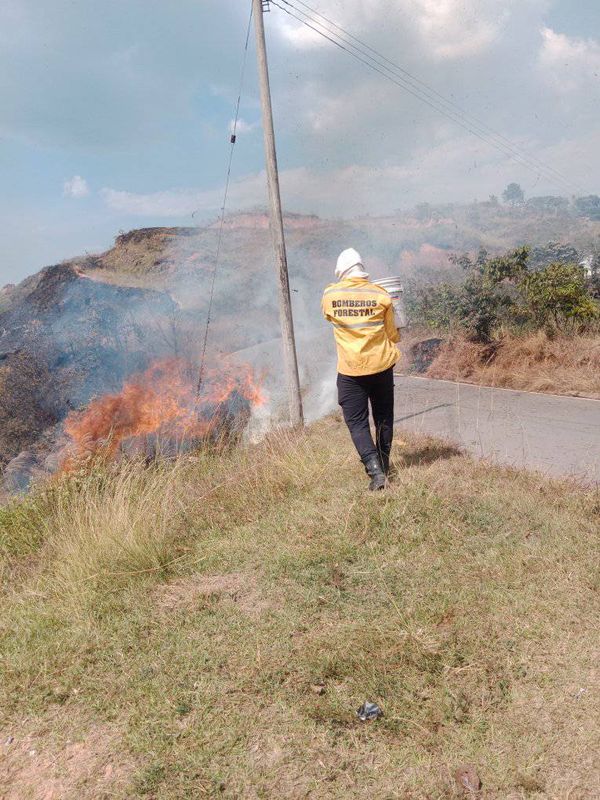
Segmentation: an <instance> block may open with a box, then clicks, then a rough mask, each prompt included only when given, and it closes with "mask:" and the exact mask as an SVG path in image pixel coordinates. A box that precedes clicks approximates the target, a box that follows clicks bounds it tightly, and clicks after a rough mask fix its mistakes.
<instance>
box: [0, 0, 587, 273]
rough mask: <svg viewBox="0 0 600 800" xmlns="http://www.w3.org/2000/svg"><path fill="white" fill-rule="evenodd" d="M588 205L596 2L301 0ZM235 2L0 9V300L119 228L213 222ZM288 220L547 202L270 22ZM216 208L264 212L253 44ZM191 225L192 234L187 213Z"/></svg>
mask: <svg viewBox="0 0 600 800" xmlns="http://www.w3.org/2000/svg"><path fill="white" fill-rule="evenodd" d="M307 2H308V3H309V5H310V6H312V7H313V8H316V9H319V10H321V11H322V12H323V13H325V14H326V15H327V16H328V17H330V18H331V19H333V20H335V21H336V22H338V23H339V24H341V25H342V26H344V27H345V28H346V29H347V30H349V31H350V32H351V33H353V34H354V35H356V36H358V37H360V38H361V39H362V40H364V41H366V42H367V43H369V44H370V45H371V46H373V47H376V48H377V49H378V50H380V51H381V52H382V53H383V54H384V55H386V56H387V57H388V58H391V59H393V60H394V61H395V62H397V63H398V64H400V65H401V66H403V67H405V68H406V69H408V70H410V71H411V72H412V73H413V74H415V75H416V76H418V77H419V78H420V79H421V80H424V81H426V82H427V83H429V84H431V85H432V86H434V87H435V88H436V89H437V90H438V91H439V92H441V93H442V94H444V95H445V96H449V97H451V98H452V99H453V100H454V101H455V102H457V103H459V104H460V105H461V106H462V107H463V108H465V109H466V110H467V111H468V112H470V113H471V114H474V115H476V116H477V117H478V118H480V119H483V120H484V121H485V122H486V123H487V124H488V125H490V126H491V127H492V128H494V129H495V130H496V131H498V132H500V133H501V134H503V135H504V136H507V137H510V139H511V140H513V141H514V142H516V143H518V145H519V146H520V147H523V148H525V149H526V150H527V151H528V152H530V153H532V154H535V155H537V156H538V157H539V158H541V159H543V160H544V162H546V163H548V164H551V165H552V166H553V167H554V168H555V169H556V170H558V171H560V172H561V173H562V174H565V175H567V176H569V178H570V179H571V180H573V181H574V182H576V183H577V184H578V186H581V189H582V190H583V191H586V192H589V193H592V192H594V193H599V192H600V156H599V154H598V151H599V146H600V9H599V8H598V0H307ZM249 7H250V0H173V2H170V3H167V2H165V0H103V2H101V3H98V2H96V1H95V2H91V0H68V1H67V0H53V2H51V3H50V2H47V0H0V187H1V196H0V213H1V215H2V220H3V225H2V230H3V235H2V239H1V242H0V284H1V283H4V282H8V281H15V280H18V279H20V278H22V277H24V275H25V274H27V273H29V272H32V271H34V270H36V269H39V268H40V267H41V266H43V265H45V264H50V263H54V262H56V261H57V260H59V259H62V258H64V257H68V256H72V255H76V254H79V253H82V252H84V251H86V250H88V251H97V250H100V249H105V248H106V247H108V246H109V245H110V243H111V241H112V238H113V237H114V236H115V235H116V234H117V233H118V231H119V230H120V229H123V230H127V229H130V228H132V227H143V226H148V225H186V224H187V225H189V224H193V222H194V219H196V220H198V219H206V218H207V217H211V216H214V215H215V214H216V213H217V211H218V208H219V206H220V204H221V196H222V186H223V181H224V174H225V165H226V159H227V154H228V133H229V130H228V129H229V125H230V122H231V119H232V116H233V108H234V104H235V99H236V96H237V89H238V82H239V72H240V64H241V58H242V49H243V40H244V35H245V28H246V25H247V21H248V12H249ZM266 24H267V36H268V41H269V48H270V60H271V70H272V84H273V86H272V88H273V100H274V108H275V121H276V125H277V132H278V137H279V142H278V146H279V160H280V168H281V170H282V190H283V200H284V205H285V207H286V208H288V209H289V210H294V211H305V212H316V213H320V214H323V215H333V216H342V215H344V216H346V215H353V214H361V213H367V212H370V213H377V212H384V211H387V210H393V209H396V208H403V207H407V206H411V205H413V204H414V203H415V202H421V201H426V200H428V201H432V202H436V201H446V200H471V199H473V198H479V199H484V198H487V196H488V195H489V194H490V193H496V194H499V193H501V191H502V189H503V188H504V186H505V185H506V183H507V182H508V181H510V180H517V181H519V182H520V183H521V184H522V185H523V187H524V189H525V190H526V192H527V193H528V194H548V193H553V194H560V193H563V194H565V193H566V192H565V191H564V189H563V188H562V187H561V186H556V185H552V183H550V182H549V181H548V180H546V179H545V178H543V177H540V176H539V175H536V174H534V173H532V172H529V171H527V170H526V169H525V168H524V167H522V166H520V165H517V164H514V163H512V162H510V160H509V159H507V158H506V157H505V156H504V155H502V154H501V153H499V152H498V151H496V150H495V149H493V148H491V147H490V146H489V145H487V144H485V143H483V142H482V141H480V140H479V139H477V138H476V137H474V136H472V135H470V134H469V133H467V132H465V131H464V130H462V129H461V128H459V127H457V126H456V125H455V124H454V123H452V122H450V121H448V120H447V119H445V118H444V117H442V116H441V115H440V114H438V113H437V112H435V111H434V110H432V109H431V108H428V107H427V106H425V105H423V104H422V103H420V102H419V101H417V100H416V99H415V98H413V97H411V96H410V95H409V94H407V93H406V92H404V91H403V90H402V89H401V88H399V87H398V86H395V85H393V84H392V83H389V82H388V81H386V80H385V79H384V78H383V77H381V76H380V75H378V74H376V73H374V72H372V71H371V70H369V69H367V68H366V67H364V66H363V65H361V64H360V63H357V62H356V61H355V60H353V59H351V58H349V57H348V56H347V55H346V54H345V53H343V52H342V51H340V50H338V49H337V48H335V47H333V45H331V44H330V43H328V42H327V41H325V40H324V39H322V38H319V37H317V36H316V35H314V34H313V33H312V32H311V31H310V30H309V29H307V28H305V27H303V26H301V25H300V24H299V23H296V22H294V20H292V19H291V18H290V17H289V16H287V15H286V14H284V13H283V12H282V11H280V10H279V9H277V8H273V9H272V11H271V13H270V14H269V15H267V16H266ZM238 133H239V136H238V145H237V147H236V153H235V161H234V170H233V184H232V190H231V197H230V207H231V208H232V209H234V208H243V207H247V206H255V205H263V204H264V203H265V198H266V188H265V181H264V174H263V173H262V168H263V150H262V138H261V128H260V107H259V101H258V92H257V85H256V69H255V52H254V42H253V39H251V48H250V52H249V58H248V69H247V75H246V85H245V91H244V95H243V99H242V106H241V123H240V129H239V132H238ZM195 210H197V214H196V217H195V218H194V219H192V216H191V214H192V212H193V211H195Z"/></svg>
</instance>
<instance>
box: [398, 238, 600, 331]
mask: <svg viewBox="0 0 600 800" xmlns="http://www.w3.org/2000/svg"><path fill="white" fill-rule="evenodd" d="M528 259H529V249H528V248H527V247H521V248H518V249H517V250H514V251H512V252H510V253H507V254H506V255H504V256H499V257H495V258H488V255H487V253H486V252H485V251H484V250H481V251H480V252H479V254H478V256H477V257H476V258H475V259H472V258H471V257H469V256H467V255H463V256H460V257H454V259H453V261H454V263H455V264H457V265H458V266H460V267H461V268H462V269H463V270H464V271H465V273H466V276H465V279H464V281H463V283H462V284H461V285H459V286H452V285H451V284H447V283H443V284H439V285H438V286H433V287H428V288H426V289H422V290H420V291H418V292H417V293H416V295H415V296H414V297H413V298H411V302H410V308H409V310H410V312H411V318H412V319H413V320H414V321H415V322H418V323H421V324H425V325H427V326H428V327H430V328H433V329H434V330H451V329H453V328H460V329H462V330H463V331H465V332H466V334H467V336H468V338H469V339H470V340H471V341H474V342H481V343H489V342H490V341H491V340H492V339H493V338H494V336H495V333H496V331H497V330H498V329H499V328H501V327H508V328H515V327H517V328H519V327H520V328H522V327H524V326H529V327H531V323H533V326H534V327H535V328H549V327H553V328H555V329H556V328H563V329H564V327H565V325H569V326H571V327H573V326H575V327H576V328H577V329H578V330H581V329H582V328H585V327H586V326H588V325H589V324H590V323H591V322H592V321H593V320H596V319H598V318H600V308H599V306H598V304H597V303H596V302H595V301H594V298H593V296H592V293H591V289H590V287H588V285H587V283H586V276H585V273H584V270H583V269H582V268H581V267H579V266H577V265H576V264H564V263H558V262H555V263H552V264H550V265H549V266H547V267H546V268H545V269H542V270H539V271H537V272H529V270H528Z"/></svg>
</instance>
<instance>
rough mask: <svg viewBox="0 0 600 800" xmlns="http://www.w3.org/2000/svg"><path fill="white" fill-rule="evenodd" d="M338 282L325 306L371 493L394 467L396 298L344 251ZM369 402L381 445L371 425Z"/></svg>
mask: <svg viewBox="0 0 600 800" xmlns="http://www.w3.org/2000/svg"><path fill="white" fill-rule="evenodd" d="M335 277H336V279H337V282H336V283H332V284H330V285H329V286H328V287H327V288H326V289H325V291H324V293H323V299H322V301H321V308H322V311H323V315H324V317H325V319H327V320H328V321H329V322H331V324H332V325H333V333H334V337H335V343H336V347H337V355H338V376H337V389H338V402H339V404H340V406H341V408H342V412H343V414H344V421H345V422H346V425H347V426H348V429H349V431H350V436H351V437H352V441H353V443H354V446H355V447H356V449H357V451H358V454H359V456H360V459H361V461H362V463H363V464H364V467H365V470H366V472H367V475H368V476H369V477H370V478H371V482H370V485H369V489H370V490H371V491H377V490H379V489H383V488H384V486H385V483H386V476H387V475H388V473H389V469H390V451H391V448H392V437H393V431H394V374H393V369H394V364H395V363H396V362H397V361H398V359H399V358H400V353H399V351H398V348H397V347H396V343H397V342H399V341H400V332H399V330H398V328H397V327H396V322H395V318H394V308H393V305H392V298H391V297H390V295H389V294H388V293H387V292H386V290H385V289H383V288H382V287H381V286H377V284H374V283H371V282H370V281H369V275H368V273H367V272H366V271H365V269H364V267H363V264H362V259H361V257H360V254H359V253H357V251H356V250H354V249H353V248H350V249H348V250H344V252H343V253H341V255H340V257H339V258H338V260H337V265H336V268H335ZM369 404H370V406H371V412H372V414H373V421H374V423H375V441H373V437H372V435H371V429H370V427H369Z"/></svg>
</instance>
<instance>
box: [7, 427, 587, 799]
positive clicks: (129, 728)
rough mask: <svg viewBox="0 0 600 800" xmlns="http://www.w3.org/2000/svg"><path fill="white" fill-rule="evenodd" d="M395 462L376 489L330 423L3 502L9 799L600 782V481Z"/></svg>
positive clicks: (423, 448) (529, 792)
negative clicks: (466, 782) (370, 712)
mask: <svg viewBox="0 0 600 800" xmlns="http://www.w3.org/2000/svg"><path fill="white" fill-rule="evenodd" d="M395 455H396V462H397V464H398V467H399V469H398V474H397V477H396V479H395V481H394V484H393V486H392V487H390V489H389V490H387V491H386V492H385V493H382V494H380V495H375V496H372V495H369V493H368V492H366V491H365V476H364V473H362V472H361V470H360V468H359V465H358V464H357V461H356V458H355V456H354V455H353V453H352V450H351V447H350V444H349V441H348V437H347V433H346V431H345V429H344V427H343V425H342V424H341V423H340V422H339V421H338V420H334V419H332V420H327V421H325V422H323V423H319V424H318V425H316V426H314V427H312V428H311V429H309V430H307V431H306V432H304V433H299V434H286V435H284V434H281V435H278V436H274V437H272V438H271V439H269V440H267V441H265V442H264V443H262V444H261V445H258V446H256V447H252V448H248V449H240V450H238V451H237V452H235V453H231V454H225V455H222V456H221V457H217V456H215V455H210V454H205V455H199V456H198V457H197V458H195V459H193V460H191V459H182V460H181V461H179V462H178V463H176V464H171V465H169V464H164V465H159V466H156V467H155V468H152V469H147V468H143V467H142V466H141V465H139V464H132V465H129V466H125V467H123V468H121V469H118V470H115V471H114V472H108V473H107V472H102V471H99V472H98V473H96V474H92V475H89V476H83V475H81V476H76V477H75V478H71V479H69V480H68V481H65V482H61V483H58V484H55V485H54V486H52V487H51V488H50V489H49V490H48V491H46V492H45V493H44V494H40V495H38V496H37V497H34V498H32V499H31V500H29V501H28V504H27V505H26V506H23V507H19V506H14V507H11V508H9V509H6V510H5V511H4V515H3V516H1V517H0V542H4V544H3V546H2V547H0V558H1V560H2V561H3V562H4V565H5V566H4V569H5V575H6V578H7V580H6V581H5V584H4V589H3V594H2V596H1V598H0V599H1V603H2V613H1V616H0V635H1V637H2V638H1V652H2V659H1V660H0V668H1V670H2V678H1V680H0V708H2V719H1V721H0V743H4V742H9V743H8V744H6V745H5V746H4V752H3V754H2V755H3V758H4V761H3V763H2V766H0V781H2V782H3V783H2V785H0V797H2V798H4V797H6V798H11V800H12V798H16V797H19V798H21V797H22V798H34V800H38V799H39V800H48V799H49V798H52V800H58V798H59V797H60V800H71V798H73V799H74V798H77V800H97V799H98V798H102V797H110V798H112V799H113V800H126V799H127V800H131V798H156V800H158V798H160V800H183V798H190V797H198V798H202V797H224V798H293V799H295V798H331V799H332V800H334V799H335V800H342V799H343V800H346V798H351V797H362V796H365V795H368V796H370V797H373V798H379V799H380V800H384V799H385V800H388V798H389V799H390V800H391V798H403V799H406V800H408V798H412V799H414V800H417V798H419V799H421V798H422V799H423V800H425V798H451V797H455V796H456V797H458V796H459V794H458V790H457V789H456V787H455V782H454V778H453V774H454V771H455V770H456V768H457V767H458V766H459V765H461V764H464V763H473V764H474V765H475V767H476V769H477V772H478V774H479V775H480V777H481V778H482V780H483V784H484V788H483V793H482V795H481V797H482V798H490V800H507V798H557V799H558V798H567V797H568V798H570V800H587V798H589V799H590V800H591V798H597V797H598V796H600V769H599V768H598V765H597V763H596V761H597V759H596V754H597V752H598V750H599V748H600V733H599V730H598V725H597V720H598V716H599V713H600V703H599V700H598V697H599V691H600V681H599V671H598V666H597V664H598V658H599V656H600V652H599V648H598V645H597V638H598V637H597V631H598V626H599V624H600V597H599V592H600V583H599V580H598V574H599V567H600V499H599V497H598V495H597V493H596V494H594V493H590V492H584V491H579V490H577V489H575V488H573V486H570V485H568V484H565V483H560V482H551V481H549V480H546V479H542V478H540V477H538V476H535V475H525V474H521V473H518V472H514V471H510V470H506V469H500V468H495V467H490V466H486V465H482V464H478V463H476V462H474V461H472V460H470V459H468V458H465V457H463V456H460V455H458V454H456V453H453V452H452V451H451V450H449V449H448V448H447V447H443V446H441V445H437V444H436V443H435V442H432V441H431V440H422V439H413V438H409V439H408V441H407V443H406V444H404V445H402V446H399V447H398V448H397V451H396V454H395ZM315 687H319V688H318V691H316V690H315ZM366 699H369V700H372V701H375V702H377V703H379V704H380V705H381V706H382V708H383V709H384V717H383V718H382V719H380V720H378V721H377V722H374V723H360V722H359V721H358V719H357V717H356V714H355V711H356V709H357V708H358V706H359V705H360V704H361V703H362V702H363V701H364V700H366ZM9 737H14V740H12V741H10V739H9ZM33 740H35V744H34V745H30V744H29V743H30V742H31V741H33ZM30 750H34V751H35V753H34V755H31V756H30V755H27V756H25V753H26V752H27V753H29V752H30ZM24 760H25V764H24V763H23V761H24ZM40 776H42V780H41V783H40ZM113 777H114V780H113ZM44 781H45V782H46V789H47V791H50V790H52V791H54V792H56V791H58V790H57V788H56V787H58V788H59V791H58V794H56V796H54V795H52V794H48V795H44V794H43V793H42V790H43V788H44ZM107 781H108V782H107ZM52 782H54V783H52ZM40 787H42V788H40Z"/></svg>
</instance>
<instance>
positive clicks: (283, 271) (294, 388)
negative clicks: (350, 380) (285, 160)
mask: <svg viewBox="0 0 600 800" xmlns="http://www.w3.org/2000/svg"><path fill="white" fill-rule="evenodd" d="M252 2H253V14H254V29H255V31H256V52H257V56H258V77H259V80H260V97H261V103H262V118H263V133H264V140H265V157H266V164H267V182H268V184H269V202H270V205H271V236H272V238H273V248H274V250H275V261H276V264H277V267H278V272H279V276H278V277H279V317H280V322H281V339H282V345H283V361H284V366H285V373H286V380H287V389H288V402H289V408H290V420H291V423H292V425H293V426H294V427H297V426H301V425H304V413H303V411H302V398H301V396H300V377H299V375H298V356H297V354H296V341H295V338H294V320H293V318H292V302H291V298H290V281H289V276H288V266H287V254H286V250H285V238H284V234H283V216H282V213H281V195H280V192H279V175H278V172H277V153H276V151H275V130H274V128H273V109H272V108H271V88H270V85H269V68H268V65H267V47H266V43H265V23H264V19H263V13H264V11H263V5H264V0H252Z"/></svg>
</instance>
